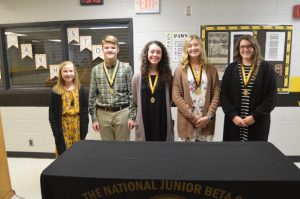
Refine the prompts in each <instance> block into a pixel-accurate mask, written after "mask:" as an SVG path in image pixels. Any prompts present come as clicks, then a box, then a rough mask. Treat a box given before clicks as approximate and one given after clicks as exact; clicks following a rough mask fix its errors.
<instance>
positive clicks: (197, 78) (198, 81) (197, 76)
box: [191, 64, 202, 87]
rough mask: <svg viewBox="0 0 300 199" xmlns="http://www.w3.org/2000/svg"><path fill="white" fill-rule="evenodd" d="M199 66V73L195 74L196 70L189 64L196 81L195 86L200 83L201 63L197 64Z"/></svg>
mask: <svg viewBox="0 0 300 199" xmlns="http://www.w3.org/2000/svg"><path fill="white" fill-rule="evenodd" d="M199 67H200V71H199V74H198V75H197V73H196V70H195V67H194V65H193V64H192V65H191V69H192V74H193V77H194V80H195V83H196V86H197V87H199V86H200V84H201V79H202V64H201V65H200V66H199Z"/></svg>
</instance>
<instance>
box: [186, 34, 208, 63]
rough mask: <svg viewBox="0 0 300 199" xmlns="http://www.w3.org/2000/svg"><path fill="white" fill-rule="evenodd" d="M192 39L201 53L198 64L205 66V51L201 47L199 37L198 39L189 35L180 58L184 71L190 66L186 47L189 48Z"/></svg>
mask: <svg viewBox="0 0 300 199" xmlns="http://www.w3.org/2000/svg"><path fill="white" fill-rule="evenodd" d="M193 39H196V40H197V42H198V44H199V46H200V49H201V53H200V55H199V63H200V64H203V65H206V64H207V57H206V51H205V48H204V45H203V43H202V41H201V39H200V37H198V36H197V35H190V36H189V37H188V38H187V39H186V40H185V42H184V45H183V52H182V57H181V66H182V68H183V69H186V68H187V67H189V65H190V57H189V54H188V47H189V44H190V42H191V41H192V40H193Z"/></svg>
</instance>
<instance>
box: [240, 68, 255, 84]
mask: <svg viewBox="0 0 300 199" xmlns="http://www.w3.org/2000/svg"><path fill="white" fill-rule="evenodd" d="M253 68H254V67H253V65H252V66H251V69H250V71H249V73H248V75H246V73H245V69H244V65H243V64H242V75H243V82H244V86H245V88H247V85H248V83H249V80H250V77H251V74H252V71H253Z"/></svg>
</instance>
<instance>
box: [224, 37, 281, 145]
mask: <svg viewBox="0 0 300 199" xmlns="http://www.w3.org/2000/svg"><path fill="white" fill-rule="evenodd" d="M235 50H236V52H235V55H234V58H235V60H236V61H235V62H233V63H231V64H230V65H229V66H228V67H227V68H226V70H225V73H224V76H223V79H222V85H221V105H222V108H223V111H224V113H225V119H224V134H223V140H224V141H267V140H268V135H269V129H270V113H271V111H272V110H273V109H274V107H275V105H276V96H277V86H276V75H275V72H274V68H273V67H272V66H271V65H270V63H269V62H267V61H264V60H263V59H262V57H261V54H260V47H259V45H258V43H257V40H256V39H255V38H254V37H252V36H250V35H245V36H242V37H240V38H239V39H238V41H237V44H236V47H235Z"/></svg>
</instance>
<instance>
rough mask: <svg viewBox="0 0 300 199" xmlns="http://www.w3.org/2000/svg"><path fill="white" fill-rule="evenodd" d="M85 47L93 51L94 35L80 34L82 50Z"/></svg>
mask: <svg viewBox="0 0 300 199" xmlns="http://www.w3.org/2000/svg"><path fill="white" fill-rule="evenodd" d="M84 49H88V50H90V51H92V36H80V52H81V51H83V50H84Z"/></svg>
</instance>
